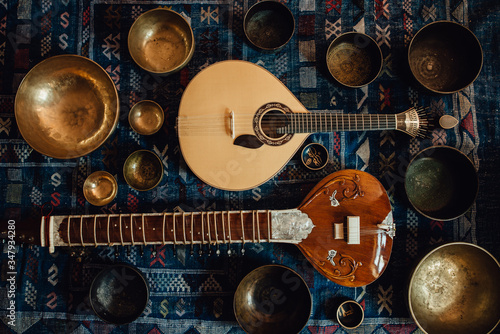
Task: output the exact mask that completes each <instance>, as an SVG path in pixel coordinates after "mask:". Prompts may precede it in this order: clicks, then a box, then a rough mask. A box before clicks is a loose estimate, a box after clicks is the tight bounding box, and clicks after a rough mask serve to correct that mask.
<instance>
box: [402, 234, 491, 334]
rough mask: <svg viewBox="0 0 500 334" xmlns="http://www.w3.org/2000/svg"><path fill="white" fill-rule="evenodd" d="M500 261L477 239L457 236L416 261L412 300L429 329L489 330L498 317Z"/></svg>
mask: <svg viewBox="0 0 500 334" xmlns="http://www.w3.org/2000/svg"><path fill="white" fill-rule="evenodd" d="M499 282H500V264H499V263H498V261H497V260H496V259H495V258H494V257H493V256H492V255H491V254H490V253H488V252H487V251H486V250H484V249H483V248H481V247H479V246H476V245H474V244H470V243H465V242H454V243H449V244H445V245H442V246H439V247H437V248H435V249H434V250H432V251H431V252H430V253H428V254H427V255H426V256H425V257H424V258H423V259H422V260H421V261H420V262H419V263H418V265H417V266H416V267H415V269H414V271H413V273H412V275H411V277H410V282H409V287H408V303H409V309H410V313H411V315H412V317H413V319H414V320H415V323H416V324H417V325H418V326H419V327H420V329H422V330H423V331H424V332H425V333H428V334H434V333H436V334H448V333H449V334H469V333H490V332H491V331H493V329H494V328H495V327H496V326H497V325H498V323H499V322H500V284H499Z"/></svg>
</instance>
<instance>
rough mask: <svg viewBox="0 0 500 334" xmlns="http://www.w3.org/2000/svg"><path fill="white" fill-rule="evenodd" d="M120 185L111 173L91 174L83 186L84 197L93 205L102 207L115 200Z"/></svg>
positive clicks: (98, 172) (99, 172)
mask: <svg viewBox="0 0 500 334" xmlns="http://www.w3.org/2000/svg"><path fill="white" fill-rule="evenodd" d="M117 192H118V183H117V182H116V179H115V178H114V177H113V175H111V174H110V173H108V172H106V171H102V170H101V171H97V172H93V173H92V174H90V175H89V176H88V177H87V179H86V180H85V183H84V184H83V196H85V199H86V200H87V201H88V202H89V203H90V204H92V205H95V206H102V205H106V204H108V203H110V202H111V201H112V200H114V199H115V197H116V194H117Z"/></svg>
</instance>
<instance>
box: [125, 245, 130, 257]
mask: <svg viewBox="0 0 500 334" xmlns="http://www.w3.org/2000/svg"><path fill="white" fill-rule="evenodd" d="M125 250H126V251H127V256H128V257H130V245H127V246H125Z"/></svg>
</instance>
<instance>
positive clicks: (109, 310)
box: [89, 264, 149, 325]
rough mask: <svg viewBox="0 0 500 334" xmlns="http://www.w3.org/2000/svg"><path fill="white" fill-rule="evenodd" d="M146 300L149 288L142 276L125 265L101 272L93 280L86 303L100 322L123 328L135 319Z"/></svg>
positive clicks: (141, 310) (144, 305)
mask: <svg viewBox="0 0 500 334" xmlns="http://www.w3.org/2000/svg"><path fill="white" fill-rule="evenodd" d="M148 300H149V285H148V283H147V281H146V279H145V278H144V276H143V275H142V273H141V272H140V271H139V270H138V269H137V268H135V267H132V266H130V265H128V264H116V265H112V266H110V267H107V268H104V269H103V270H101V271H100V272H99V273H98V274H97V276H96V277H95V278H94V280H93V281H92V285H91V286H90V292H89V301H90V305H91V307H92V310H93V311H94V312H95V314H96V315H97V316H98V317H99V318H101V319H102V320H104V321H106V322H108V323H111V324H115V325H124V324H128V323H131V322H132V321H134V320H136V319H137V318H138V317H139V316H140V315H141V314H142V313H143V312H144V309H145V308H146V305H147V304H148Z"/></svg>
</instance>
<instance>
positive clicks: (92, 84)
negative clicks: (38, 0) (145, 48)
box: [15, 55, 119, 159]
mask: <svg viewBox="0 0 500 334" xmlns="http://www.w3.org/2000/svg"><path fill="white" fill-rule="evenodd" d="M118 109H119V105H118V93H117V91H116V88H115V85H114V83H113V81H112V80H111V78H110V77H109V75H108V74H107V73H106V71H105V70H104V69H103V68H102V67H101V66H99V65H98V64H97V63H95V62H93V61H92V60H90V59H87V58H84V57H80V56H76V55H62V56H54V57H51V58H48V59H46V60H44V61H42V62H41V63H39V64H37V65H36V66H35V67H33V69H31V70H30V71H29V72H28V74H27V75H26V76H25V77H24V79H23V81H22V82H21V85H20V86H19V89H18V91H17V93H16V100H15V115H16V122H17V124H18V126H19V131H20V132H21V134H22V136H23V138H24V139H25V140H26V142H27V143H28V144H29V145H30V146H31V147H32V148H33V149H35V150H36V151H38V152H40V153H42V154H44V155H47V156H49V157H53V158H57V159H72V158H76V157H80V156H83V155H87V154H89V153H91V152H92V151H94V150H95V149H97V148H98V147H99V146H101V145H102V144H103V143H104V142H105V141H106V140H107V139H108V138H109V136H110V135H111V134H112V133H113V131H114V130H115V128H116V125H117V123H118V116H119V115H118V114H119V111H118Z"/></svg>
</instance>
